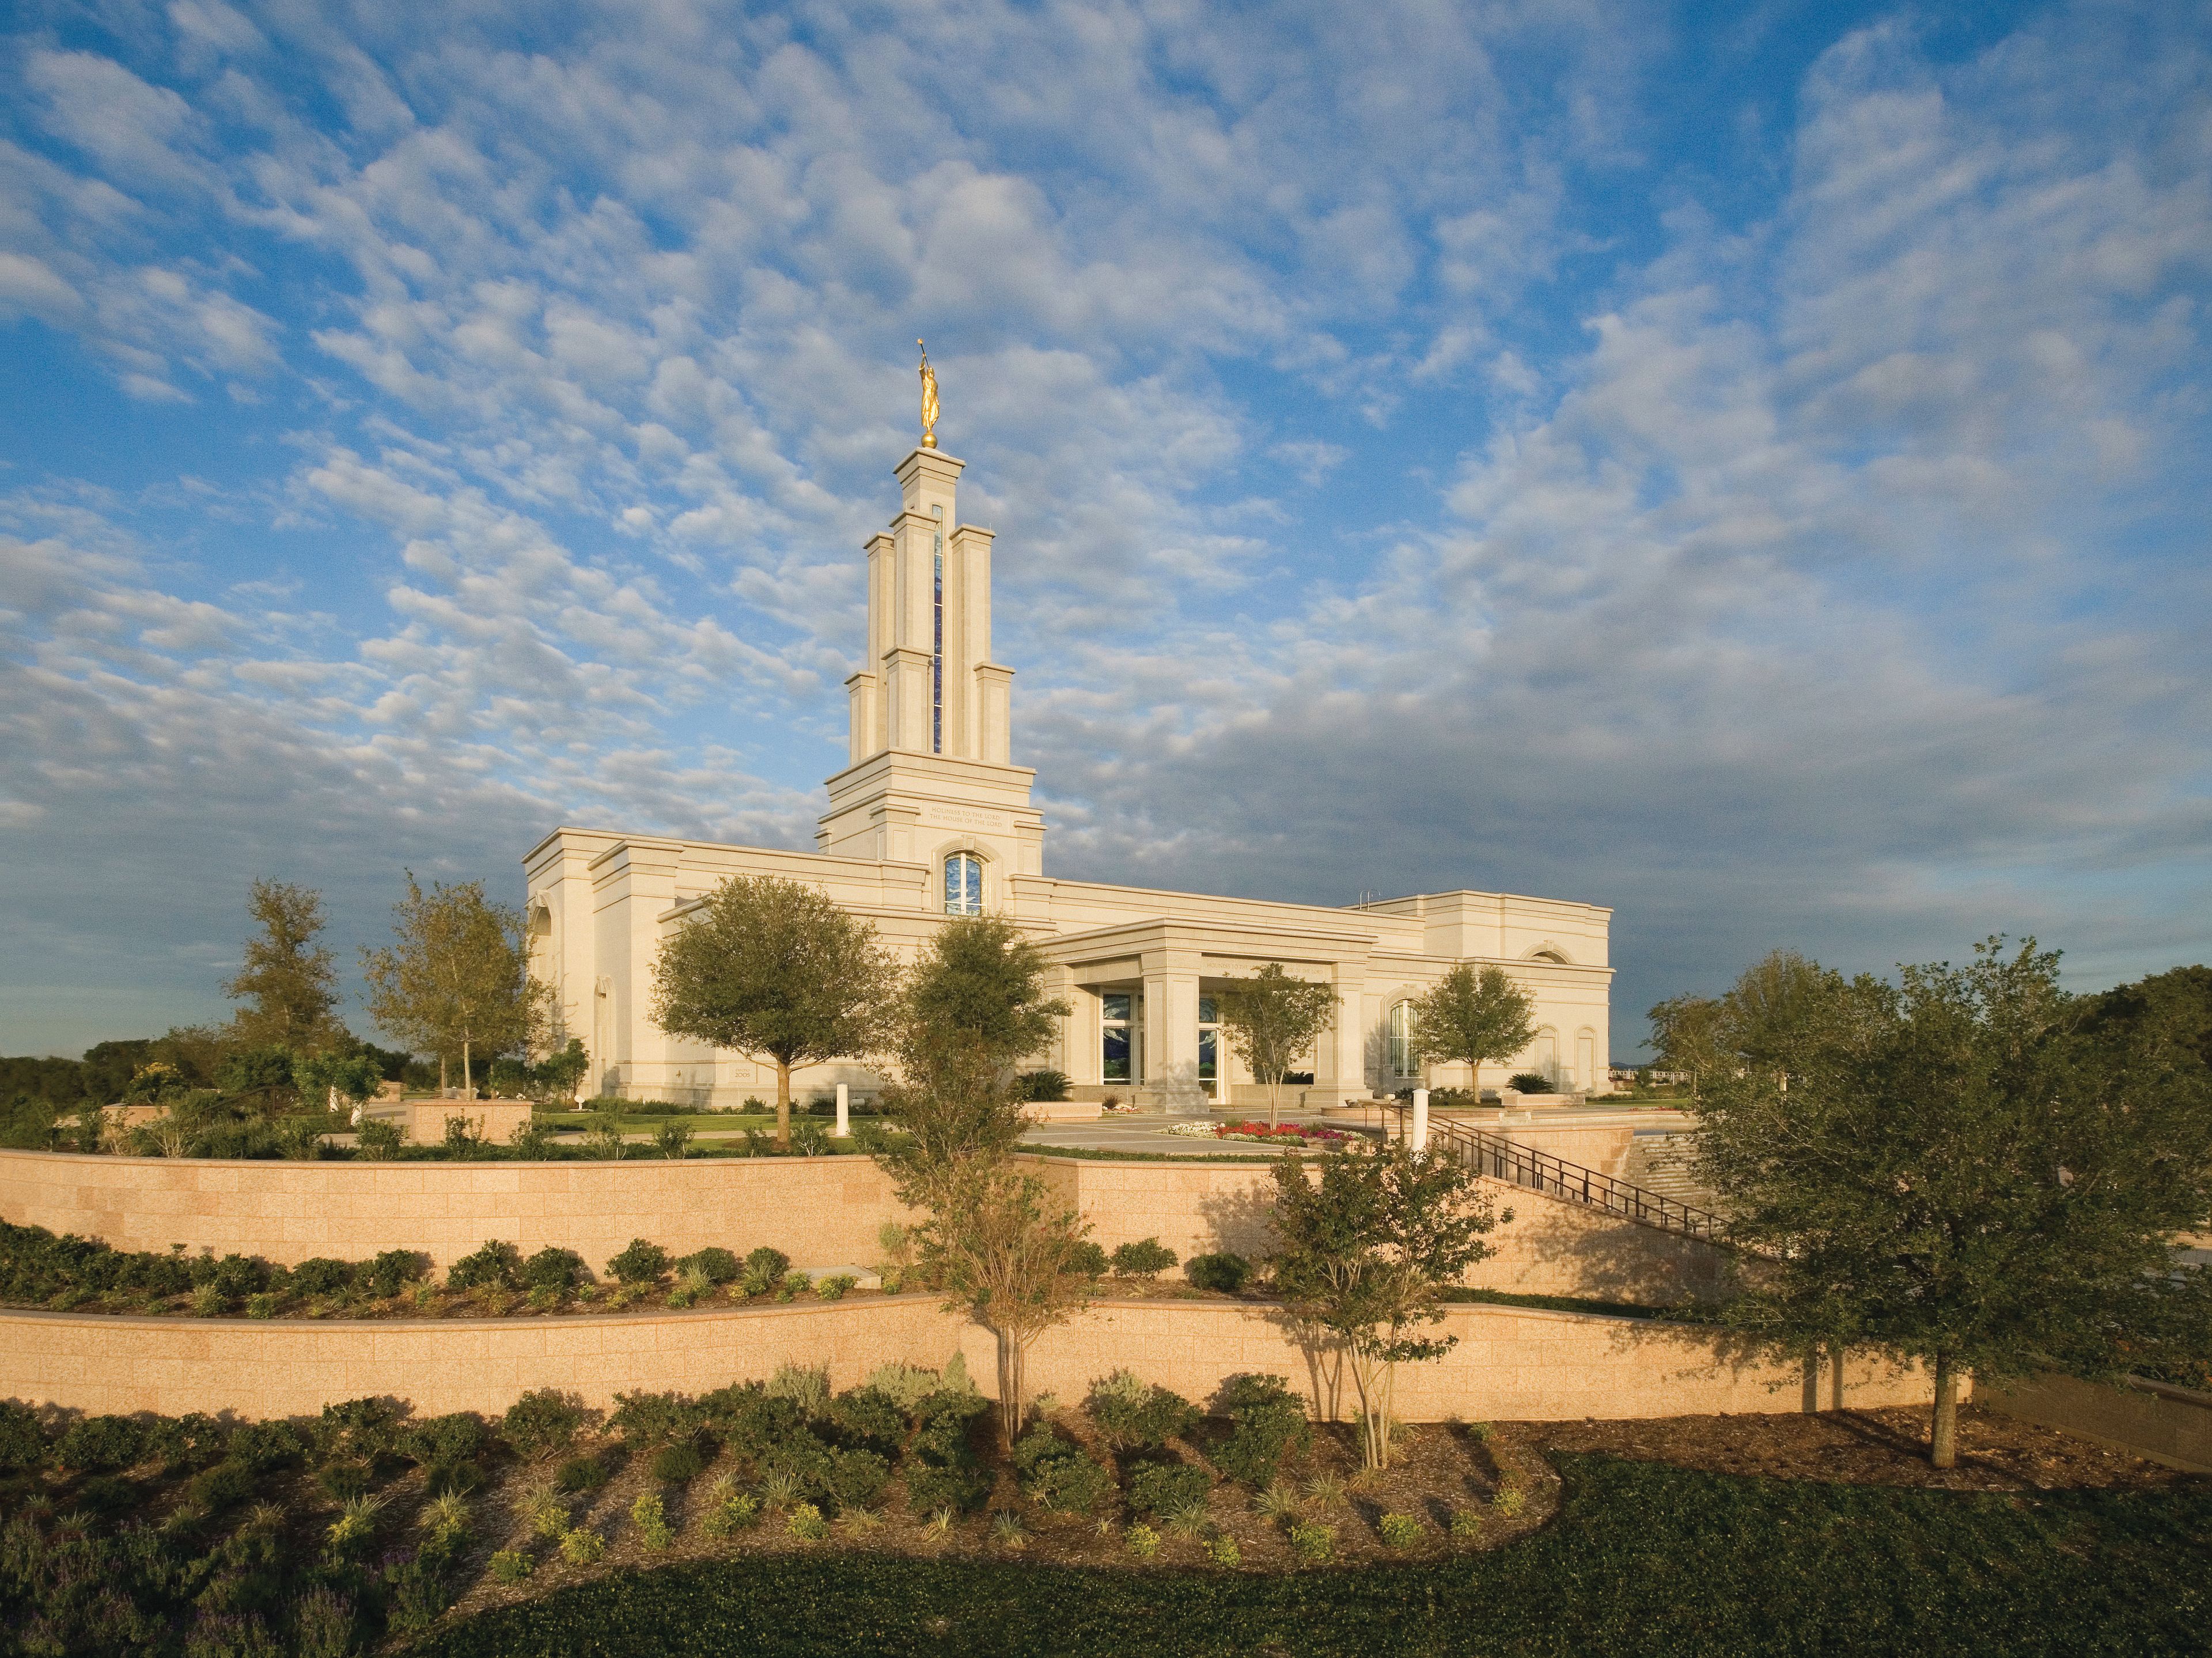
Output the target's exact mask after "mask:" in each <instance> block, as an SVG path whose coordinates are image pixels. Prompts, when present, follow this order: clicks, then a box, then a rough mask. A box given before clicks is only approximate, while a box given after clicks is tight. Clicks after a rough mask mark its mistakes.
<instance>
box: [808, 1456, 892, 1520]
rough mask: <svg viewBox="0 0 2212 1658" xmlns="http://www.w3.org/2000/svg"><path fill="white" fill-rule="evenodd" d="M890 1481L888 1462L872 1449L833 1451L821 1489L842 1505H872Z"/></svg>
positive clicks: (849, 1506)
mask: <svg viewBox="0 0 2212 1658" xmlns="http://www.w3.org/2000/svg"><path fill="white" fill-rule="evenodd" d="M890 1481H891V1465H890V1463H889V1462H887V1461H884V1459H883V1458H882V1457H880V1456H878V1455H876V1454H875V1452H873V1451H861V1450H849V1451H837V1452H835V1453H833V1455H832V1457H831V1461H830V1467H829V1477H828V1478H827V1479H825V1480H824V1481H823V1487H824V1489H825V1490H826V1491H828V1492H829V1496H830V1497H831V1498H832V1499H833V1500H834V1501H835V1502H836V1504H837V1506H838V1507H839V1508H841V1509H871V1508H873V1507H874V1506H875V1505H876V1503H878V1500H880V1499H881V1497H883V1494H884V1486H886V1485H890Z"/></svg>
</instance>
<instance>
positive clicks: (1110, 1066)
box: [1098, 990, 1144, 1086]
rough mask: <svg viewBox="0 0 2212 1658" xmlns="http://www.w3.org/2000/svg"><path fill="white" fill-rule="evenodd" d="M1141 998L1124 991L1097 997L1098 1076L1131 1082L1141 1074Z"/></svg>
mask: <svg viewBox="0 0 2212 1658" xmlns="http://www.w3.org/2000/svg"><path fill="white" fill-rule="evenodd" d="M1143 1005H1144V1002H1143V999H1142V998H1141V997H1139V996H1137V995H1135V994H1133V993H1131V992H1129V991H1126V990H1109V991H1106V992H1104V993H1102V994H1101V995H1100V996H1099V998H1098V1079H1099V1080H1100V1081H1101V1082H1103V1083H1105V1084H1109V1086H1110V1085H1111V1084H1115V1083H1121V1084H1134V1083H1135V1082H1136V1080H1137V1078H1139V1077H1140V1076H1142V1075H1143V1074H1144V1062H1143V1056H1142V1055H1141V1054H1139V1052H1138V1046H1139V1040H1140V1038H1139V1023H1140V1020H1141V1009H1142V1008H1143Z"/></svg>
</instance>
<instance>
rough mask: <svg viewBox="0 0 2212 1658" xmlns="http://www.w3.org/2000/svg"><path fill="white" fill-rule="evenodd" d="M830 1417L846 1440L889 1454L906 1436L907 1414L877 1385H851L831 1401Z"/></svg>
mask: <svg viewBox="0 0 2212 1658" xmlns="http://www.w3.org/2000/svg"><path fill="white" fill-rule="evenodd" d="M829 1420H830V1422H831V1423H832V1424H834V1425H835V1426H836V1430H837V1434H838V1437H839V1438H840V1439H842V1440H845V1441H848V1442H854V1443H857V1444H859V1445H860V1446H862V1447H864V1448H867V1449H872V1450H878V1451H882V1452H884V1453H886V1454H889V1453H893V1452H896V1450H897V1449H898V1448H899V1446H900V1445H901V1443H902V1442H904V1440H905V1438H906V1432H907V1415H906V1412H904V1411H903V1410H902V1409H900V1408H899V1406H898V1404H897V1403H896V1400H893V1399H892V1398H891V1396H890V1394H886V1393H884V1392H883V1391H882V1390H881V1389H880V1388H875V1387H872V1386H871V1387H866V1388H847V1389H846V1390H845V1391H844V1392H843V1393H842V1394H838V1395H837V1396H836V1398H835V1399H833V1400H830V1401H829Z"/></svg>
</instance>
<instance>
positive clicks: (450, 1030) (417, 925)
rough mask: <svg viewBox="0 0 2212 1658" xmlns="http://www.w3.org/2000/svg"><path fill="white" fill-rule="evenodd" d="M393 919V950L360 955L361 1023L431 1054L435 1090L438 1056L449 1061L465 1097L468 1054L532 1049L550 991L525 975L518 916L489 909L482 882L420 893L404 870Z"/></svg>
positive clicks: (470, 1074) (472, 1085) (470, 1077)
mask: <svg viewBox="0 0 2212 1658" xmlns="http://www.w3.org/2000/svg"><path fill="white" fill-rule="evenodd" d="M392 915H393V918H394V919H393V922H392V933H393V936H394V937H395V938H396V939H397V942H396V943H395V944H392V946H390V947H389V948H387V949H384V950H368V949H364V950H362V952H361V959H362V976H363V977H364V978H366V979H367V980H368V991H369V995H368V1011H369V1017H371V1018H373V1019H374V1020H375V1021H376V1023H377V1024H378V1026H379V1027H380V1029H384V1030H386V1031H388V1032H389V1033H390V1034H391V1035H394V1036H396V1037H398V1039H399V1040H400V1041H401V1042H405V1043H407V1044H408V1045H409V1046H410V1047H411V1048H424V1049H428V1050H429V1051H431V1052H434V1053H435V1054H437V1055H438V1066H439V1075H440V1080H441V1084H442V1082H443V1079H444V1075H445V1066H446V1060H447V1056H448V1055H454V1054H458V1055H459V1059H460V1061H461V1087H462V1090H463V1091H464V1092H465V1093H466V1094H468V1095H469V1096H471V1097H473V1096H474V1095H475V1093H476V1077H475V1073H474V1069H473V1060H474V1056H475V1055H476V1054H483V1055H484V1056H485V1057H486V1058H490V1057H492V1056H494V1055H495V1054H505V1053H510V1052H513V1050H515V1049H518V1048H528V1047H531V1046H532V1045H534V1043H535V1042H536V1041H537V1040H538V1036H539V1034H540V1033H541V1032H542V1031H543V1030H544V1027H545V1025H546V1023H547V1022H548V1019H549V1017H550V1011H551V1002H552V992H551V990H550V987H547V986H544V985H542V984H539V983H538V982H537V981H534V980H533V979H532V978H531V976H530V956H529V949H528V944H529V941H528V939H527V938H526V936H525V934H524V930H523V920H522V912H521V911H520V910H518V909H515V908H512V907H511V906H508V905H506V904H495V903H493V902H491V901H490V900H489V899H488V898H486V897H485V896H484V890H483V882H481V881H464V882H462V883H460V884H459V885H457V886H446V885H444V884H434V885H433V886H432V888H431V890H429V891H428V892H427V893H426V892H424V891H423V890H422V887H421V886H420V885H419V884H417V883H416V879H415V876H414V873H413V872H412V871H410V872H408V875H407V896H406V898H405V899H404V900H403V901H402V902H399V903H398V904H395V905H393V906H392Z"/></svg>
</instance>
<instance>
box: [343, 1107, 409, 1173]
mask: <svg viewBox="0 0 2212 1658" xmlns="http://www.w3.org/2000/svg"><path fill="white" fill-rule="evenodd" d="M406 1143H407V1134H406V1131H405V1130H404V1129H402V1128H401V1127H399V1125H398V1123H396V1122H387V1121H385V1120H384V1119H383V1118H381V1117H370V1118H368V1120H367V1121H364V1122H363V1123H362V1126H361V1128H360V1130H359V1132H358V1137H357V1139H356V1141H355V1145H356V1147H357V1148H358V1149H359V1150H360V1152H361V1155H362V1157H364V1158H366V1159H367V1160H368V1161H369V1162H370V1163H389V1162H391V1161H392V1158H394V1157H398V1155H399V1148H400V1147H401V1146H402V1145H405V1144H406Z"/></svg>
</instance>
